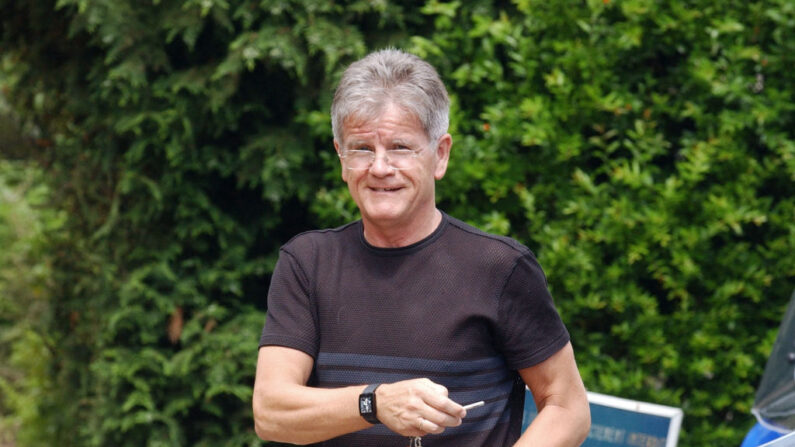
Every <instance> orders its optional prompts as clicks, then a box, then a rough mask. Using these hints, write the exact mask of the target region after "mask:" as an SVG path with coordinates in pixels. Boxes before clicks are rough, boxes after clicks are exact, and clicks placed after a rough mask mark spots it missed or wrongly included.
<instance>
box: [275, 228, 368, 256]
mask: <svg viewBox="0 0 795 447" xmlns="http://www.w3.org/2000/svg"><path fill="white" fill-rule="evenodd" d="M360 234H361V221H355V222H351V223H348V224H345V225H342V226H339V227H336V228H325V229H320V230H311V231H304V232H302V233H299V234H297V235H295V236H293V237H292V238H291V239H290V240H289V241H287V243H285V244H284V245H282V247H281V251H282V252H286V253H289V254H290V255H292V256H295V257H302V256H306V255H311V254H316V253H319V252H327V251H328V250H333V249H335V247H342V246H345V245H347V244H350V243H351V241H354V240H357V239H358V238H359V237H360Z"/></svg>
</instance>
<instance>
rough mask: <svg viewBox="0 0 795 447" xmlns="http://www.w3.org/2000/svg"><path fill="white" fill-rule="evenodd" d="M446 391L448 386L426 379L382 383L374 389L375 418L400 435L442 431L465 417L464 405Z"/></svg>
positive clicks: (423, 434) (419, 434)
mask: <svg viewBox="0 0 795 447" xmlns="http://www.w3.org/2000/svg"><path fill="white" fill-rule="evenodd" d="M447 395H448V393H447V388H445V387H444V386H442V385H439V384H437V383H434V382H432V381H430V380H429V379H412V380H404V381H401V382H395V383H390V384H383V385H381V386H380V387H378V389H377V390H376V399H375V402H376V405H377V409H376V411H377V414H378V419H379V420H380V421H381V423H383V424H384V425H386V426H387V427H388V428H389V429H390V430H392V431H394V432H396V433H399V434H401V435H403V436H425V435H427V434H428V433H433V434H439V433H442V432H443V431H444V430H445V429H446V428H447V427H456V426H458V425H461V419H463V418H464V417H466V410H464V407H462V406H461V405H459V404H457V403H455V402H453V401H452V400H450V399H449V398H448V397H447Z"/></svg>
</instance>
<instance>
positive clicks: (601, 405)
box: [522, 391, 682, 447]
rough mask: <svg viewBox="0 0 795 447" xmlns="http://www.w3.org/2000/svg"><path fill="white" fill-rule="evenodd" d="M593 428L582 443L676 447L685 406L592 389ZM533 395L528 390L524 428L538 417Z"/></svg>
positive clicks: (587, 445)
mask: <svg viewBox="0 0 795 447" xmlns="http://www.w3.org/2000/svg"><path fill="white" fill-rule="evenodd" d="M588 402H589V403H590V406H591V432H590V433H589V434H588V439H586V440H585V443H583V444H582V447H616V446H631V447H675V446H676V443H677V440H678V438H679V429H680V427H681V424H682V410H680V409H679V408H674V407H666V406H663V405H655V404H649V403H645V402H638V401H634V400H629V399H621V398H617V397H613V396H607V395H604V394H597V393H588ZM537 414H538V411H537V410H536V406H535V402H534V401H533V396H532V395H531V394H530V392H529V391H527V394H526V396H525V403H524V419H523V420H522V431H524V430H525V429H527V427H528V426H529V425H530V422H532V420H533V419H534V418H535V417H536V415H537Z"/></svg>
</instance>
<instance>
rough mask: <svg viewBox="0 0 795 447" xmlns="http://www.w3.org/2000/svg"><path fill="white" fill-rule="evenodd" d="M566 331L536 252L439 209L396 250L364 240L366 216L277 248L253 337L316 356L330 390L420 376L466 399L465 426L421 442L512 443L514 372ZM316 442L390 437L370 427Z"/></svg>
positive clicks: (518, 385)
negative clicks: (263, 316) (434, 223)
mask: <svg viewBox="0 0 795 447" xmlns="http://www.w3.org/2000/svg"><path fill="white" fill-rule="evenodd" d="M568 341H569V335H568V332H567V331H566V328H565V326H564V325H563V323H562V321H561V319H560V317H559V316H558V313H557V311H556V310H555V307H554V305H553V302H552V298H551V297H550V295H549V292H548V290H547V287H546V279H545V277H544V273H543V272H542V270H541V267H540V266H539V265H538V263H537V261H536V259H535V256H534V255H533V254H532V252H530V250H529V249H527V248H526V247H524V246H523V245H521V244H519V243H518V242H516V241H515V240H513V239H510V238H506V237H500V236H494V235H490V234H487V233H484V232H482V231H480V230H478V229H476V228H474V227H472V226H470V225H467V224H465V223H463V222H461V221H459V220H457V219H454V218H452V217H450V216H448V215H446V214H444V213H443V217H442V222H441V224H440V225H439V227H438V228H437V229H436V231H434V233H433V234H431V235H430V236H428V237H427V238H425V239H424V240H422V241H420V242H417V243H416V244H413V245H410V246H407V247H401V248H377V247H373V246H371V245H369V244H368V243H367V242H366V241H365V239H364V237H363V231H362V224H361V221H357V222H354V223H351V224H348V225H345V226H343V227H339V228H336V229H330V230H320V231H310V232H307V233H302V234H300V235H298V236H296V237H295V238H293V239H292V240H291V241H290V242H288V243H287V244H285V245H284V246H283V247H282V250H281V252H280V256H279V261H278V263H277V265H276V269H275V271H274V274H273V277H272V279H271V286H270V290H269V293H268V316H267V320H266V324H265V327H264V329H263V332H262V337H261V339H260V346H265V345H279V346H286V347H290V348H293V349H297V350H300V351H303V352H306V353H307V354H309V355H310V356H312V357H313V358H314V360H315V364H314V369H313V372H312V376H311V377H310V383H309V385H310V386H316V387H322V388H333V387H343V386H350V385H363V384H369V383H392V382H397V381H400V380H405V379H413V378H419V377H427V378H429V379H431V380H432V381H434V382H436V383H439V384H441V385H444V386H445V387H447V389H448V390H449V392H450V394H449V397H450V398H451V399H452V400H454V401H456V402H458V403H460V404H462V405H465V404H468V403H471V402H476V401H480V400H483V401H485V402H486V405H484V406H482V407H479V408H475V409H472V410H470V411H468V412H467V417H466V418H465V419H464V421H463V424H462V425H460V426H458V427H452V428H448V429H446V430H445V431H444V433H442V434H440V435H427V436H426V437H423V439H422V444H423V446H427V447H433V446H456V447H460V446H471V447H474V446H483V447H497V446H508V445H512V444H513V443H514V442H515V441H516V439H518V437H519V434H520V433H519V431H520V429H521V422H522V411H523V403H524V383H523V382H522V380H521V378H520V377H519V375H518V373H517V370H519V369H522V368H526V367H529V366H533V365H535V364H537V363H540V362H542V361H543V360H545V359H547V358H548V357H549V356H550V355H552V354H554V353H555V352H557V351H558V350H559V349H561V348H562V347H563V346H565V345H566V343H567V342H568ZM317 445H319V446H346V447H358V446H362V447H364V446H367V447H372V446H395V447H405V446H406V445H408V440H407V438H405V437H402V436H400V435H397V434H395V433H392V432H391V431H390V430H389V429H388V428H386V427H385V426H383V425H376V426H374V427H372V428H369V429H366V430H362V431H360V432H356V433H351V434H348V435H345V436H342V437H339V438H335V439H333V440H329V441H326V442H323V443H320V444H317Z"/></svg>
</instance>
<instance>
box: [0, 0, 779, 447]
mask: <svg viewBox="0 0 795 447" xmlns="http://www.w3.org/2000/svg"><path fill="white" fill-rule="evenodd" d="M0 10H2V11H3V14H2V16H0V57H2V61H1V62H0V64H2V65H0V89H1V90H0V91H1V92H2V98H4V102H3V105H4V108H3V109H0V112H3V113H4V114H6V115H7V116H9V117H10V118H11V119H10V122H12V123H13V125H14V127H15V128H17V129H19V130H20V131H21V132H22V133H23V134H24V135H25V136H26V141H28V142H29V146H28V145H27V144H26V145H22V144H21V143H19V142H18V141H16V140H13V139H8V138H5V137H2V138H0V142H2V145H3V146H2V147H0V156H1V157H2V158H3V159H4V161H2V163H0V194H2V196H1V197H2V201H1V202H0V246H2V247H4V249H3V250H2V251H0V310H2V313H1V314H0V365H2V366H0V417H1V418H2V420H3V424H2V425H0V430H2V433H0V439H4V438H5V439H7V440H8V439H10V441H7V442H11V443H18V445H55V444H58V445H61V446H67V447H68V446H100V445H103V446H104V445H119V446H141V445H148V446H160V445H168V446H178V445H191V446H193V445H196V446H220V445H225V446H239V445H259V444H260V442H259V441H258V440H257V439H256V436H255V435H254V433H253V429H252V423H251V415H250V411H251V410H250V397H251V385H252V380H253V373H254V363H255V358H256V343H257V339H258V333H259V331H260V329H261V325H262V322H263V321H264V315H265V311H266V309H265V299H264V298H265V294H266V292H267V287H268V281H269V274H270V272H271V270H272V267H273V265H274V262H275V256H276V253H277V249H278V247H279V246H280V245H281V244H282V243H284V242H285V241H286V240H287V239H288V238H289V237H290V236H292V235H293V234H296V233H298V232H300V231H302V230H305V229H311V228H317V227H327V226H334V225H338V224H341V223H343V222H347V221H349V220H351V219H355V218H356V210H355V207H354V205H353V203H352V202H351V201H350V200H349V199H348V197H347V192H346V189H345V188H344V186H343V185H342V183H341V182H340V180H339V168H338V167H337V160H336V158H335V157H334V156H333V152H332V150H331V147H332V146H331V132H330V122H329V118H328V112H327V111H328V108H329V105H330V100H331V94H332V89H333V86H334V85H335V82H336V80H337V79H338V77H339V75H340V73H341V71H342V70H343V69H344V67H345V66H346V65H347V64H348V63H350V62H351V61H353V60H355V59H356V58H358V57H360V56H362V55H364V54H366V52H367V51H369V50H371V49H375V48H381V47H383V46H386V45H393V46H397V47H401V48H405V49H407V50H410V51H412V52H415V53H416V54H418V55H420V56H422V57H424V58H426V59H427V60H428V61H429V62H431V63H432V64H434V65H435V66H436V67H437V68H438V69H439V72H440V74H441V75H442V77H443V78H444V79H445V82H446V83H447V85H448V89H449V90H450V94H451V97H452V100H453V110H452V128H451V133H452V134H453V137H454V141H455V143H454V152H453V159H452V161H451V165H450V169H449V170H448V175H447V177H446V178H445V179H444V180H442V181H441V182H440V184H439V191H438V194H439V202H440V207H441V208H442V209H444V210H446V211H447V212H449V213H451V214H452V215H454V216H456V217H459V218H462V219H465V220H467V221H469V222H472V223H474V224H476V225H478V226H480V227H482V228H484V229H486V230H488V231H492V232H496V233H500V234H507V235H511V236H513V237H515V238H517V239H519V240H520V241H522V242H524V243H525V244H526V245H528V246H529V247H530V248H531V249H533V250H534V251H535V252H536V254H537V255H538V257H539V259H540V261H541V263H542V265H543V266H544V267H545V270H546V271H547V273H548V276H549V281H550V287H551V289H552V292H553V295H554V296H555V298H556V303H557V305H558V307H559V309H560V311H561V314H562V315H563V318H564V320H565V321H566V322H567V324H568V326H569V328H570V330H571V332H572V336H573V340H574V343H575V349H576V351H577V356H578V363H579V365H580V369H581V373H582V375H583V378H584V380H585V383H586V386H587V387H588V388H589V389H590V390H592V391H597V392H602V393H607V394H614V395H618V396H622V397H627V398H634V399H640V400H644V401H651V402H656V403H660V404H665V405H673V406H678V407H681V408H683V410H684V412H685V419H684V426H683V432H682V435H681V437H680V445H681V446H683V447H692V446H702V445H727V446H728V445H739V443H740V441H741V439H742V437H743V436H744V434H745V432H746V431H747V430H748V428H750V426H751V425H752V424H753V419H752V417H751V416H750V413H749V410H750V407H751V405H752V402H753V395H754V390H755V387H756V385H757V384H758V381H759V379H760V375H761V372H762V369H763V367H764V363H765V360H766V358H767V355H768V354H769V352H770V349H771V347H772V343H773V341H774V339H775V336H776V331H777V328H778V324H779V321H780V318H781V316H782V315H783V311H784V306H785V305H786V302H787V299H788V297H789V295H790V293H791V291H792V289H793V285H794V284H795V255H793V253H795V250H794V249H795V225H793V222H795V198H794V196H793V193H792V192H793V191H795V188H793V183H794V182H795V131H793V129H795V125H793V123H795V119H794V118H795V101H793V98H795V75H793V71H792V70H791V67H792V66H793V65H795V41H793V39H791V38H789V36H792V35H794V34H795V5H793V4H792V2H790V1H788V0H766V1H760V2H741V1H726V2H721V3H720V4H717V3H715V2H712V1H706V0H688V1H685V0H675V1H669V2H654V1H651V0H587V1H585V0H578V1H574V0H561V1H555V2H531V1H528V0H515V1H512V2H507V1H473V2H439V1H434V0H431V1H427V2H400V3H397V2H389V1H386V0H382V1H363V0H359V1H357V0H347V1H338V2H328V1H321V0H315V1H313V0H257V1H254V0H236V1H228V0H152V1H151V2H144V3H141V2H135V1H132V0H117V1H113V2H109V1H105V0H57V1H54V0H37V1H35V2H23V1H14V0H0Z"/></svg>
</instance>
